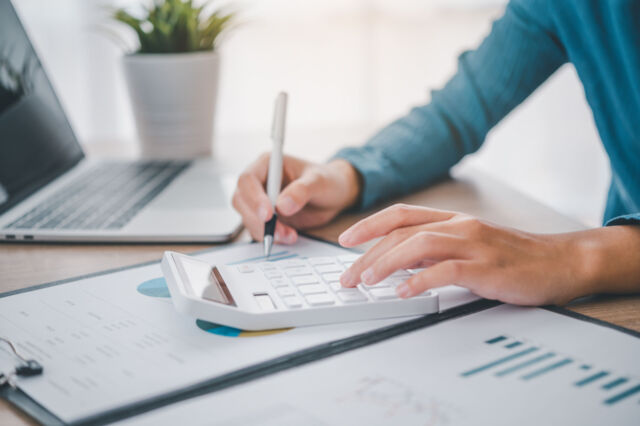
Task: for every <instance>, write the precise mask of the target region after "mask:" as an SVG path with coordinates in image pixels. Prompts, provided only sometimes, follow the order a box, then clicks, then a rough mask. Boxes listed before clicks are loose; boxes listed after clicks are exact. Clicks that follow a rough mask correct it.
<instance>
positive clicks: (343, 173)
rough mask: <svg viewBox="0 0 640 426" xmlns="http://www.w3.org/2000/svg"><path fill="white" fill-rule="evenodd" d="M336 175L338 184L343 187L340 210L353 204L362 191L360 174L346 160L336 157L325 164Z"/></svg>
mask: <svg viewBox="0 0 640 426" xmlns="http://www.w3.org/2000/svg"><path fill="white" fill-rule="evenodd" d="M327 167H329V168H330V169H331V170H332V172H335V173H336V176H338V180H339V182H338V184H339V185H340V187H341V188H343V197H342V200H341V201H342V203H341V204H342V210H345V209H348V208H350V207H352V206H353V205H355V204H356V203H357V202H358V200H359V198H360V193H361V191H362V176H361V175H360V173H359V172H358V171H357V170H356V168H355V167H353V165H352V164H351V163H349V162H348V161H347V160H343V159H341V158H337V159H335V160H332V161H331V162H329V163H328V164H327Z"/></svg>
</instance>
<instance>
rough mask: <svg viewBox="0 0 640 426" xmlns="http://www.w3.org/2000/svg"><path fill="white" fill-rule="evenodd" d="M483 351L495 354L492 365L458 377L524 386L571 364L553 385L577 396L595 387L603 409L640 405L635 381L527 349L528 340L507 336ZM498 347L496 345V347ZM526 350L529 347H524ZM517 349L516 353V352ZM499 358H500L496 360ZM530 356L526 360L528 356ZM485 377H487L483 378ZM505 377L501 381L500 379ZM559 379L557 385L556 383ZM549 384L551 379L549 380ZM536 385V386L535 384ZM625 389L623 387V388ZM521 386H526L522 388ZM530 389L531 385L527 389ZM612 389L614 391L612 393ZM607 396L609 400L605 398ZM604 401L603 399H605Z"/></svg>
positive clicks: (494, 340) (566, 356)
mask: <svg viewBox="0 0 640 426" xmlns="http://www.w3.org/2000/svg"><path fill="white" fill-rule="evenodd" d="M484 343H485V344H486V345H492V346H491V348H492V349H489V348H486V349H487V350H489V351H490V353H494V354H495V356H496V358H494V360H493V361H490V362H487V363H486V364H481V365H479V366H477V367H475V368H472V369H470V370H467V371H463V372H462V373H460V377H470V376H474V375H476V374H479V373H487V374H489V375H490V376H489V377H493V378H494V380H499V381H498V382H497V383H506V382H508V381H509V380H510V379H508V378H506V377H507V376H509V375H513V376H514V377H517V378H518V379H519V380H522V381H524V382H525V383H526V382H528V381H530V380H533V379H536V378H538V377H540V376H543V375H545V374H547V373H552V372H556V371H557V370H559V369H561V368H562V367H564V366H567V365H570V364H572V365H573V366H574V368H570V369H564V370H562V372H561V373H560V375H552V376H551V377H555V379H553V380H555V381H551V382H545V381H544V379H543V381H542V383H551V384H553V386H558V385H561V384H562V383H564V386H566V387H567V389H573V391H574V392H579V390H578V388H582V387H587V386H588V385H591V384H594V386H595V387H594V386H592V387H591V389H597V390H598V391H600V392H602V398H603V399H602V400H601V401H602V403H603V404H604V405H605V406H611V405H614V404H617V403H618V402H620V401H623V400H626V399H631V398H633V400H632V401H630V403H632V402H633V403H636V404H640V398H638V397H640V384H639V383H638V380H636V379H635V378H633V379H632V378H629V377H624V376H618V377H615V376H613V373H612V372H611V371H610V370H604V369H601V368H598V366H594V365H592V364H589V363H584V361H582V359H581V358H582V356H579V357H577V358H578V359H580V361H581V362H580V361H578V360H576V359H574V358H572V357H571V356H570V355H569V354H558V353H556V352H553V350H544V352H543V349H544V348H540V347H538V346H529V343H527V339H526V338H525V339H517V338H514V337H511V336H507V335H498V336H495V337H492V338H490V339H488V340H484ZM496 343H499V344H496ZM527 346H529V347H527ZM515 348H517V349H515ZM498 354H502V355H501V356H499V355H498ZM530 354H532V355H531V356H527V355H530ZM485 377H486V376H485ZM503 377H505V378H504V379H501V378H503ZM558 379H559V380H560V381H558ZM549 380H552V379H549ZM536 383H538V382H536ZM625 385H626V386H625ZM523 386H526V385H524V384H523ZM529 386H531V385H529ZM625 387H627V389H624V388H625ZM612 389H615V391H612ZM607 395H608V397H607ZM605 398H606V399H605Z"/></svg>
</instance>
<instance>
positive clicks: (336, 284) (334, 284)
mask: <svg viewBox="0 0 640 426" xmlns="http://www.w3.org/2000/svg"><path fill="white" fill-rule="evenodd" d="M329 287H331V290H333V291H340V290H346V288H345V287H342V284H340V282H339V281H334V282H332V283H330V284H329Z"/></svg>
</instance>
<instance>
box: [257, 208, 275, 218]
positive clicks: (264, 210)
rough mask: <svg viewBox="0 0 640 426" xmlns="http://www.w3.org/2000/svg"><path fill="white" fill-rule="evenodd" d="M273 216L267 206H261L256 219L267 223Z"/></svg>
mask: <svg viewBox="0 0 640 426" xmlns="http://www.w3.org/2000/svg"><path fill="white" fill-rule="evenodd" d="M271 216H273V210H272V209H271V206H270V205H269V204H261V205H260V207H259V208H258V217H259V218H260V220H261V221H263V222H267V221H268V220H270V219H271Z"/></svg>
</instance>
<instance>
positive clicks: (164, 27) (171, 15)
mask: <svg viewBox="0 0 640 426" xmlns="http://www.w3.org/2000/svg"><path fill="white" fill-rule="evenodd" d="M209 4H210V0H209V1H205V3H204V4H203V5H201V6H195V5H194V4H193V0H154V1H153V3H152V5H151V6H149V7H148V8H144V9H143V10H144V16H140V17H135V16H133V15H131V14H129V13H128V12H127V11H126V10H124V9H119V10H117V11H116V12H115V13H114V14H113V19H114V20H116V21H118V22H121V23H123V24H125V25H126V26H128V27H130V28H131V29H133V31H135V33H136V35H137V37H138V41H139V43H140V48H139V49H138V53H178V52H195V51H199V50H213V49H215V45H216V39H217V38H218V36H219V35H220V34H221V33H223V32H224V31H226V30H227V28H229V25H230V23H231V22H232V21H233V19H234V14H230V13H227V14H225V13H223V12H222V11H221V10H220V9H218V10H215V11H213V12H212V13H210V14H206V13H205V10H206V7H207V6H208V5H209Z"/></svg>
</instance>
